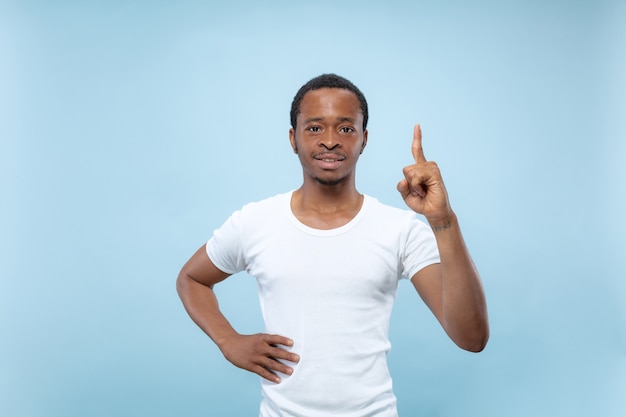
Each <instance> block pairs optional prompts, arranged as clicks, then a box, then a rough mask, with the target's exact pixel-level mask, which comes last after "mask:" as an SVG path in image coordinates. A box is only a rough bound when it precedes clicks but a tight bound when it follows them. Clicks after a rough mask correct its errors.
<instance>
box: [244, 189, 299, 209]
mask: <svg viewBox="0 0 626 417" xmlns="http://www.w3.org/2000/svg"><path fill="white" fill-rule="evenodd" d="M290 198H291V191H290V192H288V193H281V194H276V195H274V196H272V197H267V198H265V199H263V200H258V201H252V202H250V203H247V204H246V205H244V206H243V207H242V208H241V209H240V210H239V211H241V212H244V213H254V212H258V211H267V210H275V209H277V208H278V207H282V206H284V205H285V204H288V202H289V199H290Z"/></svg>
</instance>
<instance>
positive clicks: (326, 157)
mask: <svg viewBox="0 0 626 417" xmlns="http://www.w3.org/2000/svg"><path fill="white" fill-rule="evenodd" d="M314 158H315V159H316V160H318V161H322V162H341V161H343V160H344V159H346V157H345V155H340V154H336V153H328V152H326V153H321V154H318V155H315V156H314Z"/></svg>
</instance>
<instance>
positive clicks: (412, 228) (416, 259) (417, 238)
mask: <svg viewBox="0 0 626 417" xmlns="http://www.w3.org/2000/svg"><path fill="white" fill-rule="evenodd" d="M439 262H441V261H440V258H439V250H438V249H437V241H436V240H435V234H434V233H433V231H432V229H431V228H430V227H429V226H427V225H426V224H425V223H424V222H422V221H420V220H419V219H418V218H417V217H415V216H413V218H412V219H411V221H410V222H409V227H408V233H407V235H406V241H405V244H404V248H403V256H402V276H403V277H404V278H408V279H411V278H413V275H415V274H416V273H417V272H419V271H420V270H421V269H423V268H425V267H427V266H429V265H432V264H436V263H439Z"/></svg>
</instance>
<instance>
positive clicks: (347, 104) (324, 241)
mask: <svg viewBox="0 0 626 417" xmlns="http://www.w3.org/2000/svg"><path fill="white" fill-rule="evenodd" d="M367 119H368V111H367V102H366V101H365V97H364V96H363V94H362V93H361V92H360V91H359V89H358V88H357V87H356V86H354V85H353V84H352V83H351V82H350V81H348V80H346V79H345V78H342V77H339V76H337V75H334V74H325V75H321V76H319V77H317V78H314V79H312V80H311V81H309V82H308V83H306V84H305V85H304V86H302V87H301V89H300V91H299V92H298V93H297V94H296V96H295V98H294V101H293V103H292V109H291V124H292V127H291V129H290V130H289V140H290V142H291V146H292V148H293V151H294V152H295V153H296V154H297V155H298V157H299V159H300V163H301V165H302V171H303V177H304V178H303V183H302V186H301V187H300V188H299V189H297V190H295V191H293V192H289V193H285V194H280V195H277V196H275V197H272V198H268V199H266V200H263V201H261V202H256V203H251V204H248V205H246V206H244V207H243V208H242V209H241V210H239V211H237V212H235V213H233V215H232V216H231V217H230V218H229V219H228V220H227V221H226V222H225V223H224V225H222V227H220V228H219V229H218V230H216V231H215V233H214V235H213V236H212V237H211V239H210V240H209V241H208V243H207V244H206V245H205V246H203V247H201V248H200V249H199V250H198V251H197V252H196V254H194V255H193V256H192V257H191V259H190V260H189V261H188V262H187V263H186V264H185V266H184V267H183V269H182V270H181V272H180V275H179V276H178V281H177V289H178V293H179V295H180V297H181V299H182V301H183V304H184V306H185V308H186V309H187V312H188V313H189V315H190V316H191V318H192V319H193V320H194V322H195V323H196V324H197V325H198V326H200V328H201V329H202V330H203V331H204V332H205V333H206V334H207V335H208V336H209V337H210V338H211V339H212V340H213V341H214V342H215V343H216V344H217V346H218V347H219V348H220V350H221V351H222V353H223V354H224V356H225V357H226V359H228V360H229V361H230V362H232V363H233V364H234V365H235V366H238V367H240V368H243V369H246V370H248V371H250V372H254V373H256V374H258V375H260V376H261V377H262V379H261V381H262V393H263V399H262V403H261V409H260V416H263V417H269V416H303V417H304V416H306V417H311V416H328V415H341V416H355V417H356V416H359V417H364V416H396V415H397V410H396V398H395V396H394V394H393V391H392V384H391V377H390V375H389V372H388V369H387V360H386V359H387V353H388V351H389V348H390V344H389V340H388V328H389V319H390V314H391V309H392V304H393V301H394V299H395V294H396V289H397V285H398V280H399V279H400V278H402V277H405V278H409V279H410V280H411V282H412V283H413V285H414V287H415V289H416V290H417V292H418V293H419V295H420V296H421V298H422V299H423V300H424V302H425V303H426V304H427V305H428V307H429V308H430V310H431V311H432V312H433V314H434V315H435V316H436V318H437V320H438V321H439V322H440V323H441V325H442V326H443V328H444V330H445V331H446V332H447V334H448V335H449V336H450V338H451V339H452V340H453V341H454V342H455V343H456V344H457V345H458V346H460V347H461V348H463V349H466V350H469V351H474V352H479V351H481V350H482V349H483V348H484V346H485V344H486V343H487V339H488V337H489V329H488V327H489V325H488V320H487V308H486V303H485V297H484V294H483V290H482V285H481V282H480V278H479V275H478V272H477V271H476V269H475V267H474V265H473V263H472V260H471V258H470V255H469V253H468V251H467V248H466V246H465V243H464V241H463V237H462V235H461V231H460V228H459V224H458V222H457V218H456V216H455V214H454V212H453V210H452V208H451V207H450V204H449V202H448V197H447V193H446V189H445V187H444V184H443V181H442V179H441V174H440V172H439V169H438V168H437V165H436V164H435V163H434V162H430V161H427V160H426V158H425V157H424V153H423V151H422V135H421V130H420V127H419V125H417V126H415V129H414V134H413V144H412V153H413V158H414V160H415V163H414V164H413V165H410V166H407V167H405V168H404V170H403V173H404V178H403V179H402V180H401V181H400V182H399V184H398V187H397V188H398V191H399V192H400V194H401V195H402V198H403V199H404V201H405V202H406V205H407V206H408V207H409V208H410V209H411V210H406V209H405V210H401V209H397V208H393V207H390V206H386V205H384V204H381V203H379V202H378V201H377V200H376V199H374V198H372V197H369V196H365V195H362V194H360V193H359V192H358V191H357V189H356V185H355V169H356V164H357V161H358V159H359V155H360V154H361V153H362V152H363V150H364V149H365V146H366V145H367V140H368V132H367V129H366V127H367ZM415 212H416V213H420V214H422V215H423V216H424V217H425V218H426V219H427V221H428V224H429V226H430V227H429V226H427V225H426V224H425V223H423V222H421V221H419V220H418V219H417V218H416V215H415ZM240 271H247V272H248V273H249V274H250V275H252V276H253V277H255V278H256V279H257V281H258V285H259V297H260V302H261V310H262V313H263V318H264V320H265V326H266V329H265V333H263V334H255V335H242V334H239V333H237V332H236V331H235V329H233V328H232V326H231V325H230V324H229V322H228V321H227V319H226V318H225V317H224V316H223V315H222V313H221V312H220V309H219V306H218V302H217V299H216V297H215V293H214V292H213V286H214V285H215V284H217V283H219V282H220V281H222V280H224V279H226V278H227V277H228V276H230V275H232V274H235V273H237V272H240Z"/></svg>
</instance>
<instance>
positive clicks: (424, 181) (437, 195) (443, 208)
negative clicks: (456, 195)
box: [397, 124, 453, 228]
mask: <svg viewBox="0 0 626 417" xmlns="http://www.w3.org/2000/svg"><path fill="white" fill-rule="evenodd" d="M411 153H412V154H413V159H414V160H415V164H413V165H409V166H406V167H404V169H403V170H402V172H403V173H404V179H402V180H401V181H400V182H399V183H398V187H397V188H398V191H399V192H400V194H401V195H402V198H403V199H404V202H405V203H406V205H407V206H409V208H411V209H412V210H413V211H415V212H417V213H420V214H422V215H424V217H426V219H427V220H428V222H429V223H430V224H431V226H432V227H434V228H439V227H445V226H446V225H447V224H448V223H449V221H450V219H451V217H452V216H453V213H452V208H451V207H450V203H449V201H448V194H447V192H446V187H445V185H444V184H443V179H442V178H441V173H440V172H439V167H438V166H437V164H436V163H435V162H432V161H427V160H426V157H425V156H424V150H423V148H422V129H421V127H420V125H419V124H417V125H415V127H414V129H413V142H412V144H411Z"/></svg>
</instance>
